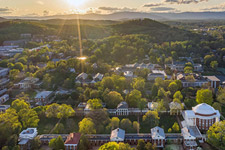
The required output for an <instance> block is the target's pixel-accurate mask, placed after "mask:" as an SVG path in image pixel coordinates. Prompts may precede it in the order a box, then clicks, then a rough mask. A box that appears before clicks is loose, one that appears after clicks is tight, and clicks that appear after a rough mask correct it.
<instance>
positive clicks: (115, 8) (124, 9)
mask: <svg viewBox="0 0 225 150" xmlns="http://www.w3.org/2000/svg"><path fill="white" fill-rule="evenodd" d="M98 9H99V10H103V11H108V12H120V11H136V10H137V9H136V8H128V7H123V8H119V7H99V8H98Z"/></svg>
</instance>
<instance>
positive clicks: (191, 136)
mask: <svg viewBox="0 0 225 150" xmlns="http://www.w3.org/2000/svg"><path fill="white" fill-rule="evenodd" d="M181 134H182V136H183V137H184V139H196V137H195V134H194V132H190V129H189V128H188V127H184V128H182V129H181Z"/></svg>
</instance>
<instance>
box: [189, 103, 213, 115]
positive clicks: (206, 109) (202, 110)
mask: <svg viewBox="0 0 225 150" xmlns="http://www.w3.org/2000/svg"><path fill="white" fill-rule="evenodd" d="M192 110H193V111H194V112H195V113H198V114H204V115H210V114H214V113H216V110H215V109H214V108H213V107H212V106H210V105H208V104H206V103H202V104H199V105H197V106H195V107H192Z"/></svg>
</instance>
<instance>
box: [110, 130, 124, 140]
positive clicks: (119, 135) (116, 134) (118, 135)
mask: <svg viewBox="0 0 225 150" xmlns="http://www.w3.org/2000/svg"><path fill="white" fill-rule="evenodd" d="M124 138H125V131H124V130H122V129H120V128H117V129H115V130H113V131H112V132H111V137H110V140H111V141H124Z"/></svg>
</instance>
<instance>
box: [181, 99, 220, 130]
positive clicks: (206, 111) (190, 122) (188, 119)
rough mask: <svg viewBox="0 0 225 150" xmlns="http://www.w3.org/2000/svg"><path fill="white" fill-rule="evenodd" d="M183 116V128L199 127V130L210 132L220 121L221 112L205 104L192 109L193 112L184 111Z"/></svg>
mask: <svg viewBox="0 0 225 150" xmlns="http://www.w3.org/2000/svg"><path fill="white" fill-rule="evenodd" d="M182 116H183V118H184V121H183V122H182V125H183V127H189V126H197V127H198V129H199V130H208V129H209V127H210V126H212V125H213V124H214V123H215V122H219V121H220V112H219V111H218V110H215V109H214V108H213V107H212V106H210V105H208V104H205V103H202V104H199V105H197V106H195V107H192V110H186V111H184V112H183V113H182Z"/></svg>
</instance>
